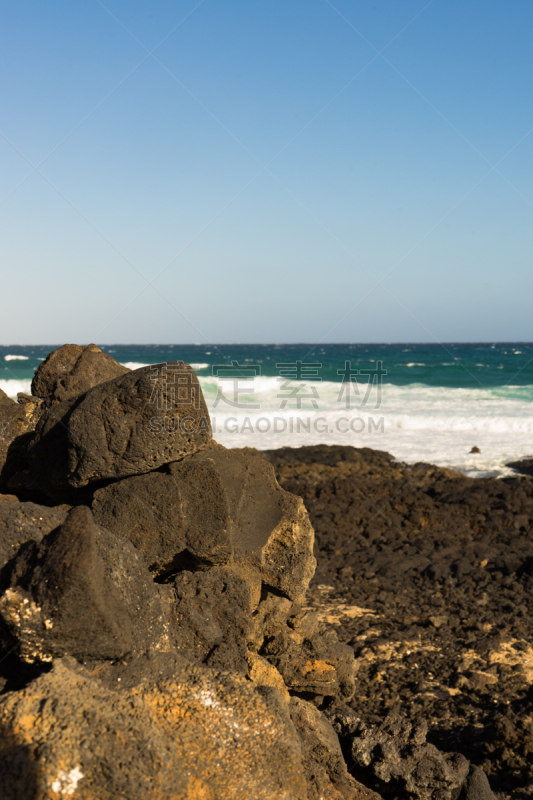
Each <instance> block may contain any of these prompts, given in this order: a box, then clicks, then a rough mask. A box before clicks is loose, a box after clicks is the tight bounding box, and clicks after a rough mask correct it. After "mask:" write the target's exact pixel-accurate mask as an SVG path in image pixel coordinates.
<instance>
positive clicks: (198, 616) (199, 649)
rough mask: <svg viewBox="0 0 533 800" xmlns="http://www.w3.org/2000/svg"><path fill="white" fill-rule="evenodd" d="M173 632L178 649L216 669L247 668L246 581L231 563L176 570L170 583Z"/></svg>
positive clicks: (248, 611) (249, 615)
mask: <svg viewBox="0 0 533 800" xmlns="http://www.w3.org/2000/svg"><path fill="white" fill-rule="evenodd" d="M173 587H174V591H175V594H176V600H175V604H174V607H173V609H172V617H171V618H172V634H173V637H174V641H175V644H176V647H177V650H178V652H180V651H183V650H184V651H186V652H187V653H189V654H191V655H192V656H193V657H194V659H195V660H197V661H204V662H205V663H207V664H208V665H209V666H212V667H214V668H216V669H226V670H232V671H234V672H247V669H248V665H247V662H246V642H247V639H248V635H249V631H250V629H251V625H252V610H253V608H252V597H251V592H250V588H249V585H248V582H247V581H246V580H245V579H244V578H242V577H241V576H239V574H238V572H236V571H235V570H234V569H232V568H230V567H214V568H213V569H210V570H209V571H207V572H196V573H192V572H187V571H183V572H179V573H178V574H177V576H176V578H175V580H174V583H173Z"/></svg>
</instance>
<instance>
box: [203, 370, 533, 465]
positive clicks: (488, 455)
mask: <svg viewBox="0 0 533 800" xmlns="http://www.w3.org/2000/svg"><path fill="white" fill-rule="evenodd" d="M200 382H201V384H202V387H203V389H204V392H205V396H206V401H207V404H208V408H209V409H210V413H211V416H212V417H213V418H214V421H215V425H216V430H215V434H214V435H215V438H216V439H217V440H218V441H220V442H221V443H222V444H225V445H226V446H228V447H243V446H245V445H249V446H253V447H257V448H258V449H260V450H261V449H269V448H275V447H283V446H289V447H298V446H302V445H306V444H320V443H322V444H351V445H353V446H355V447H373V448H376V449H380V450H388V451H389V452H390V453H392V455H394V456H395V457H396V458H397V459H399V460H400V461H404V462H406V463H415V462H417V461H425V462H428V463H432V464H437V465H440V466H445V467H451V468H453V469H459V470H461V471H463V472H465V473H466V474H469V475H472V476H485V475H500V476H501V475H509V474H511V472H510V470H509V469H508V468H506V467H505V463H506V462H507V461H511V460H513V459H516V458H520V457H522V456H523V455H524V454H525V453H526V452H530V451H533V413H532V412H533V387H532V386H522V387H500V388H498V389H492V390H488V389H449V388H439V387H429V386H424V385H421V384H411V385H409V386H391V385H385V386H383V387H382V391H381V397H379V393H378V391H377V389H376V387H373V389H372V390H371V391H370V393H369V396H368V398H365V395H366V387H365V386H364V385H360V386H359V389H360V394H359V395H355V396H352V398H351V400H352V408H346V402H345V400H346V398H345V396H344V395H342V393H340V392H341V385H340V384H338V383H329V382H327V381H324V382H322V383H316V384H315V387H316V389H317V392H318V396H319V397H318V399H317V400H316V406H313V398H312V397H311V398H309V397H308V398H307V399H302V400H301V407H300V408H298V407H297V401H296V396H295V397H292V398H290V397H289V399H288V402H287V404H286V406H285V407H284V408H283V407H281V405H282V402H283V398H284V397H285V399H286V396H285V395H284V394H283V393H282V392H281V391H280V388H281V387H280V381H279V378H264V377H262V378H259V379H256V382H257V387H256V388H260V389H261V391H259V392H258V391H255V392H252V391H250V392H249V393H246V392H244V393H242V394H239V395H238V396H232V388H233V387H232V386H231V384H230V385H228V386H225V387H221V390H222V392H223V394H224V395H225V396H226V397H229V399H230V400H232V401H234V404H231V403H225V402H224V401H223V399H222V398H220V397H218V401H217V402H216V405H215V400H216V398H217V392H218V387H217V379H216V378H212V377H210V378H205V379H200ZM308 386H309V384H308ZM239 388H245V386H244V384H242V383H241V382H239ZM246 404H250V405H248V407H245V406H246ZM253 404H259V408H252V407H251V405H253ZM239 405H240V406H241V407H239ZM317 406H318V407H317ZM473 446H477V447H479V448H480V449H481V451H482V452H481V454H477V455H472V454H470V450H471V449H472V447H473Z"/></svg>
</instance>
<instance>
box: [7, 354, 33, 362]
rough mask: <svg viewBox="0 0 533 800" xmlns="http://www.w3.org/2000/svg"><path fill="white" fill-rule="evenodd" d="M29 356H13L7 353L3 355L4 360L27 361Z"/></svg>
mask: <svg viewBox="0 0 533 800" xmlns="http://www.w3.org/2000/svg"><path fill="white" fill-rule="evenodd" d="M28 359H29V356H13V355H7V356H4V361H28Z"/></svg>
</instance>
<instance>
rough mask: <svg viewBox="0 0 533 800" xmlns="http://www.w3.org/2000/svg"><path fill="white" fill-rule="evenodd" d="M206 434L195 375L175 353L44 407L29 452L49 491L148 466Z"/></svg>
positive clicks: (182, 452)
mask: <svg viewBox="0 0 533 800" xmlns="http://www.w3.org/2000/svg"><path fill="white" fill-rule="evenodd" d="M210 441H211V422H210V419H209V413H208V411H207V407H206V405H205V400H204V398H203V395H202V392H201V389H200V385H199V383H198V379H197V377H196V375H195V373H194V370H193V369H192V367H190V366H189V365H188V364H184V363H183V362H180V361H178V362H172V363H169V364H159V365H156V366H153V367H142V368H141V369H138V370H135V371H133V372H128V373H127V374H126V375H123V376H122V377H119V378H115V379H114V380H111V381H107V382H106V383H102V384H99V385H98V386H95V387H94V388H92V389H89V391H88V392H86V393H85V394H83V395H80V396H79V397H76V398H73V399H69V400H63V401H62V402H58V403H55V404H53V405H52V406H50V407H48V408H47V409H46V410H45V411H44V413H43V415H42V417H41V419H40V421H39V424H38V426H37V430H36V432H35V437H34V439H33V442H32V444H31V448H30V450H29V454H28V457H29V463H30V471H31V473H32V474H33V479H34V480H39V481H41V482H42V485H43V488H44V489H46V490H47V491H48V493H49V494H51V495H53V493H54V490H56V491H57V490H61V489H65V488H68V487H71V488H79V487H83V486H86V485H88V484H91V483H94V482H97V481H103V480H109V479H112V480H116V479H118V478H125V477H128V476H130V475H139V474H141V473H144V472H150V471H151V470H154V469H157V468H158V467H160V466H161V465H162V464H167V463H168V462H170V461H175V460H177V459H180V458H183V457H184V456H186V455H188V454H191V453H195V452H196V451H197V450H199V449H201V448H202V447H205V446H206V445H207V444H208V443H209V442H210ZM30 477H31V476H30Z"/></svg>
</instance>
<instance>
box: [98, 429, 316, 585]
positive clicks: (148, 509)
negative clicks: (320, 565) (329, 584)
mask: <svg viewBox="0 0 533 800" xmlns="http://www.w3.org/2000/svg"><path fill="white" fill-rule="evenodd" d="M93 510H94V514H95V518H96V520H97V521H98V522H99V523H100V524H101V525H104V526H105V527H107V528H109V530H112V531H113V532H114V533H116V534H117V535H118V536H124V537H127V538H129V539H130V540H131V541H132V542H133V543H134V544H135V545H136V546H137V547H138V548H139V549H140V550H141V552H142V553H143V554H144V556H145V558H146V560H147V562H148V564H149V565H150V568H151V569H152V570H153V572H154V574H156V575H158V574H163V573H165V572H168V571H170V570H171V569H172V568H173V567H174V568H177V567H178V566H180V565H181V567H182V568H183V567H187V564H189V566H190V565H191V563H196V564H198V563H204V564H222V563H229V562H230V561H232V562H235V563H241V564H247V565H248V566H249V567H250V572H249V574H250V576H251V579H252V581H253V574H254V571H255V572H256V573H257V575H258V579H260V580H262V581H263V584H265V585H266V586H269V587H272V588H274V589H275V590H276V591H278V592H280V593H282V594H283V595H284V596H286V597H289V598H290V599H293V600H295V599H298V598H301V597H303V595H304V593H305V591H306V589H307V587H308V585H309V581H310V579H311V577H312V575H313V572H314V569H315V564H316V562H315V559H314V556H313V552H312V550H313V529H312V527H311V525H310V523H309V520H308V517H307V513H306V511H305V508H304V506H303V503H302V501H301V500H300V498H298V497H295V496H294V495H292V494H289V493H288V492H285V491H283V489H281V488H280V486H279V484H278V483H277V481H276V477H275V474H274V470H273V469H272V467H271V466H270V465H269V464H267V463H265V461H264V460H262V459H259V458H256V457H254V456H248V455H242V454H240V453H234V452H233V451H231V450H226V449H225V448H224V447H222V446H221V445H217V444H215V443H213V444H212V445H211V446H209V447H208V448H206V449H204V450H202V451H201V452H199V453H197V454H195V455H193V456H192V457H188V458H185V459H183V460H182V461H179V462H176V463H172V464H170V465H169V466H168V467H167V468H165V471H160V472H153V473H150V474H149V475H142V476H137V477H132V478H128V479H126V480H122V481H119V482H116V483H113V484H110V485H109V486H107V487H105V488H103V489H99V490H98V491H97V492H96V493H95V495H94V501H93ZM187 559H189V560H187Z"/></svg>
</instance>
